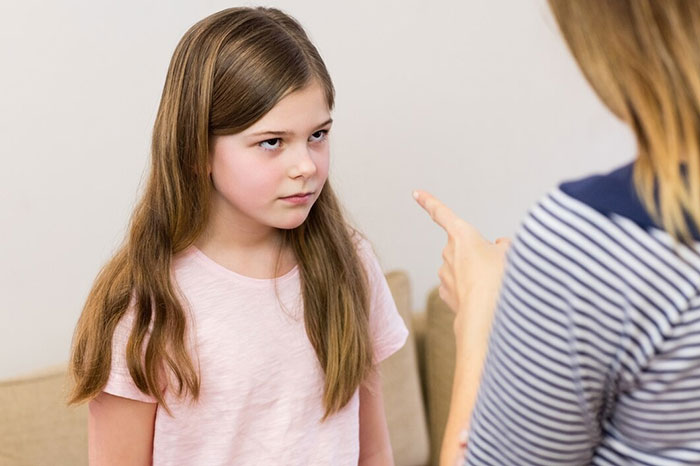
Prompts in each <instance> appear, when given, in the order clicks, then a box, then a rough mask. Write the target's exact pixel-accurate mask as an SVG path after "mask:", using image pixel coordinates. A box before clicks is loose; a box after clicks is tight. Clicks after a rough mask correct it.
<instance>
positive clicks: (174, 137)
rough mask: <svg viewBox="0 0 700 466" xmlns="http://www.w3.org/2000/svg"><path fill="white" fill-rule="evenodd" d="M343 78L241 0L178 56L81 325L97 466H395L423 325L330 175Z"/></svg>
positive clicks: (79, 384) (77, 363)
mask: <svg viewBox="0 0 700 466" xmlns="http://www.w3.org/2000/svg"><path fill="white" fill-rule="evenodd" d="M333 97H334V90H333V85H332V83H331V79H330V77H329V75H328V72H327V70H326V67H325V65H324V63H323V61H322V60H321V57H320V56H319V54H318V52H317V50H316V49H315V48H314V46H313V45H312V44H311V42H310V41H309V39H308V38H307V36H306V34H305V33H304V31H303V30H302V28H301V26H300V25H299V24H298V23H297V22H296V21H294V20H293V19H292V18H290V17H289V16H287V15H285V14H284V13H282V12H280V11H278V10H274V9H264V8H255V9H251V8H233V9H228V10H224V11H221V12H219V13H216V14H214V15H212V16H209V17H207V18H205V19H204V20H202V21H200V22H199V23H197V24H196V25H194V26H193V27H192V28H191V29H190V30H189V31H188V32H187V33H186V34H185V35H184V37H183V38H182V40H181V41H180V43H179V44H178V46H177V48H176V50H175V53H174V55H173V58H172V61H171V63H170V67H169V70H168V75H167V78H166V82H165V87H164V90H163V95H162V98H161V103H160V107H159V110H158V115H157V118H156V122H155V127H154V131H153V143H152V167H151V173H150V177H149V179H148V184H147V186H146V190H145V193H144V195H143V198H142V199H141V201H140V202H139V204H138V206H137V207H136V209H135V211H134V214H133V218H132V222H131V226H130V230H129V234H128V237H127V239H126V241H125V243H124V245H123V246H122V247H121V249H119V250H118V252H117V253H116V254H115V256H114V257H113V258H112V260H110V261H109V263H108V264H107V265H106V266H105V268H104V269H103V270H102V272H101V273H100V274H99V276H98V277H97V279H96V281H95V284H94V286H93V288H92V291H91V292H90V295H89V297H88V299H87V302H86V304H85V308H84V310H83V313H82V316H81V317H80V321H79V322H78V326H77V329H76V333H75V337H74V348H73V354H72V362H71V372H72V375H73V376H74V379H75V387H74V389H73V392H72V397H71V402H73V403H76V402H80V401H85V400H90V404H89V423H88V430H89V457H90V462H91V464H95V465H100V464H110V465H111V464H128V465H138V464H151V463H152V464H154V465H174V464H178V465H181V464H188V465H224V464H237V465H246V464H250V465H261V464H284V465H294V464H298V465H310V464H316V465H328V464H333V465H357V464H358V461H359V464H367V465H369V464H382V465H384V464H391V463H392V458H391V450H390V446H389V441H388V433H387V427H386V421H385V419H384V417H383V416H384V415H383V404H382V396H381V387H380V385H379V384H378V371H377V364H378V363H379V362H380V361H382V360H383V359H384V358H386V357H387V356H389V355H390V354H392V353H393V352H395V351H396V350H398V349H399V348H400V347H401V346H402V345H403V343H404V340H405V338H406V336H407V331H406V328H405V327H404V326H403V322H402V321H401V319H400V317H399V316H398V313H397V312H396V308H395V306H394V304H393V301H392V298H391V295H390V293H389V290H388V287H387V285H386V282H385V281H384V278H383V275H382V273H381V270H380V268H379V265H378V263H377V261H376V259H375V258H374V256H373V254H372V252H371V249H370V247H369V246H368V244H367V243H366V242H365V241H364V240H362V239H361V238H360V236H359V235H358V234H357V233H355V232H354V231H353V230H352V229H351V228H349V227H348V225H347V224H346V223H345V221H344V220H343V216H342V214H341V210H340V207H339V205H338V202H337V200H336V198H335V195H334V194H333V191H332V189H331V187H330V185H329V184H328V182H327V180H326V178H327V175H328V164H329V161H328V158H329V146H328V144H329V143H328V133H329V131H330V128H331V122H332V120H331V118H330V110H331V109H332V107H333Z"/></svg>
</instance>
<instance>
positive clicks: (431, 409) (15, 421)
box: [0, 272, 454, 466]
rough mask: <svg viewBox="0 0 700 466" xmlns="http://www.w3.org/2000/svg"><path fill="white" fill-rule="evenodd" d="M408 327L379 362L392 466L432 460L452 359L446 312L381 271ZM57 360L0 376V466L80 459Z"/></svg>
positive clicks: (74, 464) (75, 422)
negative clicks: (417, 301)
mask: <svg viewBox="0 0 700 466" xmlns="http://www.w3.org/2000/svg"><path fill="white" fill-rule="evenodd" d="M387 280H388V282H389V286H390V288H391V290H392V293H393V295H394V299H395V300H396V304H397V306H398V309H399V312H400V313H401V315H402V317H403V318H404V321H405V322H406V325H407V326H408V327H409V330H410V331H411V337H410V338H409V340H408V342H407V344H406V345H405V346H404V347H403V348H402V349H401V351H399V352H397V353H396V354H394V355H393V356H391V357H390V358H389V359H387V360H386V361H385V362H384V363H383V366H382V374H383V379H384V387H383V392H384V399H385V405H386V415H387V420H388V422H389V431H390V435H391V442H392V447H393V449H394V459H395V461H396V466H427V465H435V464H437V452H438V450H439V447H440V440H441V438H442V433H443V430H444V426H445V420H446V416H447V410H448V406H449V398H450V390H451V382H452V371H453V366H454V338H453V337H452V313H451V312H450V311H449V309H447V307H446V306H445V304H444V303H443V302H442V301H441V300H440V298H439V297H438V296H437V293H436V292H435V291H433V292H432V293H431V295H430V296H429V297H428V301H427V306H426V308H425V310H424V311H421V312H415V310H414V309H413V306H412V305H411V299H410V297H411V290H410V285H409V281H408V277H407V276H406V274H405V273H403V272H390V273H388V274H387ZM65 387H66V373H65V367H57V368H52V369H47V370H45V371H42V372H41V373H37V374H32V375H29V376H26V377H21V378H16V379H12V380H5V381H0V466H44V465H46V466H81V465H86V464H87V448H86V444H87V432H86V413H87V411H86V407H85V406H81V407H78V408H67V407H66V406H65V403H64V397H65Z"/></svg>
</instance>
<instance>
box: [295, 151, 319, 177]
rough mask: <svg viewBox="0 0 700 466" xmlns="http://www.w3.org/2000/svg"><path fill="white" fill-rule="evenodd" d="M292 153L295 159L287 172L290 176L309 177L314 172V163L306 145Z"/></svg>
mask: <svg viewBox="0 0 700 466" xmlns="http://www.w3.org/2000/svg"><path fill="white" fill-rule="evenodd" d="M294 155H295V160H294V163H293V164H292V166H291V167H290V173H289V175H290V176H291V177H292V178H299V177H302V178H309V177H311V176H313V175H314V174H315V173H316V170H317V168H316V163H315V162H314V159H313V158H312V157H311V153H310V152H309V149H308V147H304V148H302V149H299V150H298V151H297V153H295V154H294Z"/></svg>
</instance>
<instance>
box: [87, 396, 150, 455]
mask: <svg viewBox="0 0 700 466" xmlns="http://www.w3.org/2000/svg"><path fill="white" fill-rule="evenodd" d="M157 406H158V405H157V404H156V403H144V402H142V401H136V400H130V399H128V398H122V397H119V396H114V395H110V394H108V393H105V392H102V393H100V394H99V395H98V396H97V397H96V398H95V399H94V400H92V401H90V403H89V406H88V458H89V463H90V466H118V465H134V466H138V465H144V466H147V465H150V464H151V459H152V455H153V427H154V423H155V418H156V407H157Z"/></svg>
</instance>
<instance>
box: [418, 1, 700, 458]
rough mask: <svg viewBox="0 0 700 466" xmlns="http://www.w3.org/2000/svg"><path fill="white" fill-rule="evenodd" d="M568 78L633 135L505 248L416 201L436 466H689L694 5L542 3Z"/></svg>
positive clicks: (697, 147)
mask: <svg viewBox="0 0 700 466" xmlns="http://www.w3.org/2000/svg"><path fill="white" fill-rule="evenodd" d="M549 3H550V6H551V7H552V10H553V12H554V16H555V18H556V20H557V22H558V23H559V26H560V29H561V32H562V34H563V36H564V38H565V40H566V42H567V43H568V45H569V47H570V49H571V51H572V53H573V55H574V57H575V58H576V60H577V62H578V64H579V66H580V68H581V70H582V71H583V73H584V75H585V76H586V78H587V79H588V80H589V82H590V84H591V85H592V87H593V88H594V89H595V91H596V92H597V93H598V95H599V97H600V98H601V99H602V100H603V102H604V103H605V104H606V105H607V107H608V108H609V109H610V110H611V111H612V112H613V113H614V114H615V115H617V116H618V117H619V118H620V119H621V120H622V121H624V122H625V123H626V124H627V125H628V126H629V128H630V130H631V131H632V132H633V134H634V135H635V137H636V140H637V154H636V158H635V160H634V161H633V162H632V163H629V164H627V165H625V166H623V167H620V168H619V169H617V170H614V171H613V172H612V173H609V174H605V175H599V176H593V177H589V178H584V179H582V180H578V181H574V182H568V183H563V184H562V185H560V186H559V187H558V188H557V189H554V190H552V191H551V192H550V193H549V194H548V195H547V196H546V197H545V198H543V199H542V200H541V201H540V202H539V203H538V204H537V205H536V206H535V207H534V208H533V209H532V210H531V211H530V213H529V214H528V216H527V217H526V219H525V221H524V222H523V224H522V226H521V228H520V230H519V232H518V235H517V237H516V239H515V241H514V242H513V246H512V247H511V249H510V251H509V252H508V256H507V257H508V260H507V263H506V267H505V276H504V278H503V284H502V287H501V290H500V298H498V301H497V302H498V304H497V312H496V315H495V320H494V322H493V330H492V332H491V337H490V342H489V350H488V355H487V356H486V351H485V348H486V339H485V336H486V335H488V327H489V325H490V316H491V310H492V309H493V307H494V305H495V302H496V295H497V293H498V283H499V281H500V271H501V266H502V264H503V257H504V252H505V249H506V247H507V243H504V242H497V243H496V244H491V243H489V242H488V241H486V240H484V238H483V237H481V235H479V234H478V232H476V231H475V230H474V229H473V228H472V227H470V226H469V225H467V224H465V223H464V222H463V221H461V220H460V219H458V218H457V217H455V216H454V214H453V213H451V212H450V211H449V209H447V208H446V207H445V206H443V205H441V204H440V203H439V202H438V201H437V200H436V199H435V198H433V197H431V196H429V195H427V194H426V193H417V198H418V201H419V202H420V203H421V204H422V205H423V206H424V207H425V208H426V209H427V210H428V211H429V212H430V213H431V215H432V216H433V218H434V219H435V220H436V221H437V222H438V223H440V224H441V225H443V226H444V227H445V228H446V229H447V230H448V232H449V233H450V240H449V242H448V246H447V248H446V251H445V257H446V258H447V259H446V261H445V264H444V267H443V269H442V271H441V277H442V292H441V294H442V295H443V296H444V297H445V300H446V301H447V302H448V303H449V304H450V305H451V306H452V307H453V308H454V309H455V310H456V311H457V318H456V325H455V329H456V333H457V345H458V362H457V367H456V371H455V381H454V390H453V400H452V408H451V412H450V421H448V422H449V424H450V426H451V427H450V428H448V431H449V434H448V435H447V436H446V437H445V442H444V447H443V450H442V452H443V458H442V464H453V458H454V456H453V455H454V454H455V452H456V450H457V448H458V443H457V442H458V434H457V432H458V431H459V428H460V427H461V425H462V423H463V422H464V421H465V420H468V419H469V417H470V414H471V409H472V405H473V404H474V398H475V397H474V395H475V393H476V387H477V385H478V383H479V374H480V372H481V366H482V363H484V360H485V365H484V369H483V375H482V376H481V388H480V390H479V394H478V398H477V400H476V404H475V407H474V413H473V415H472V416H471V421H470V424H471V433H470V435H469V438H468V443H467V452H466V457H465V458H463V461H464V462H466V464H470V465H471V464H474V465H476V464H498V465H524V464H528V465H547V466H551V465H587V464H600V465H603V464H604V465H622V464H625V465H627V464H645V465H677V464H694V465H697V464H700V353H699V352H698V348H700V325H699V323H700V254H699V252H700V234H699V233H698V232H700V66H699V65H700V2H698V1H697V0H664V1H655V0H599V1H595V2H591V1H590V0H549Z"/></svg>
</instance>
